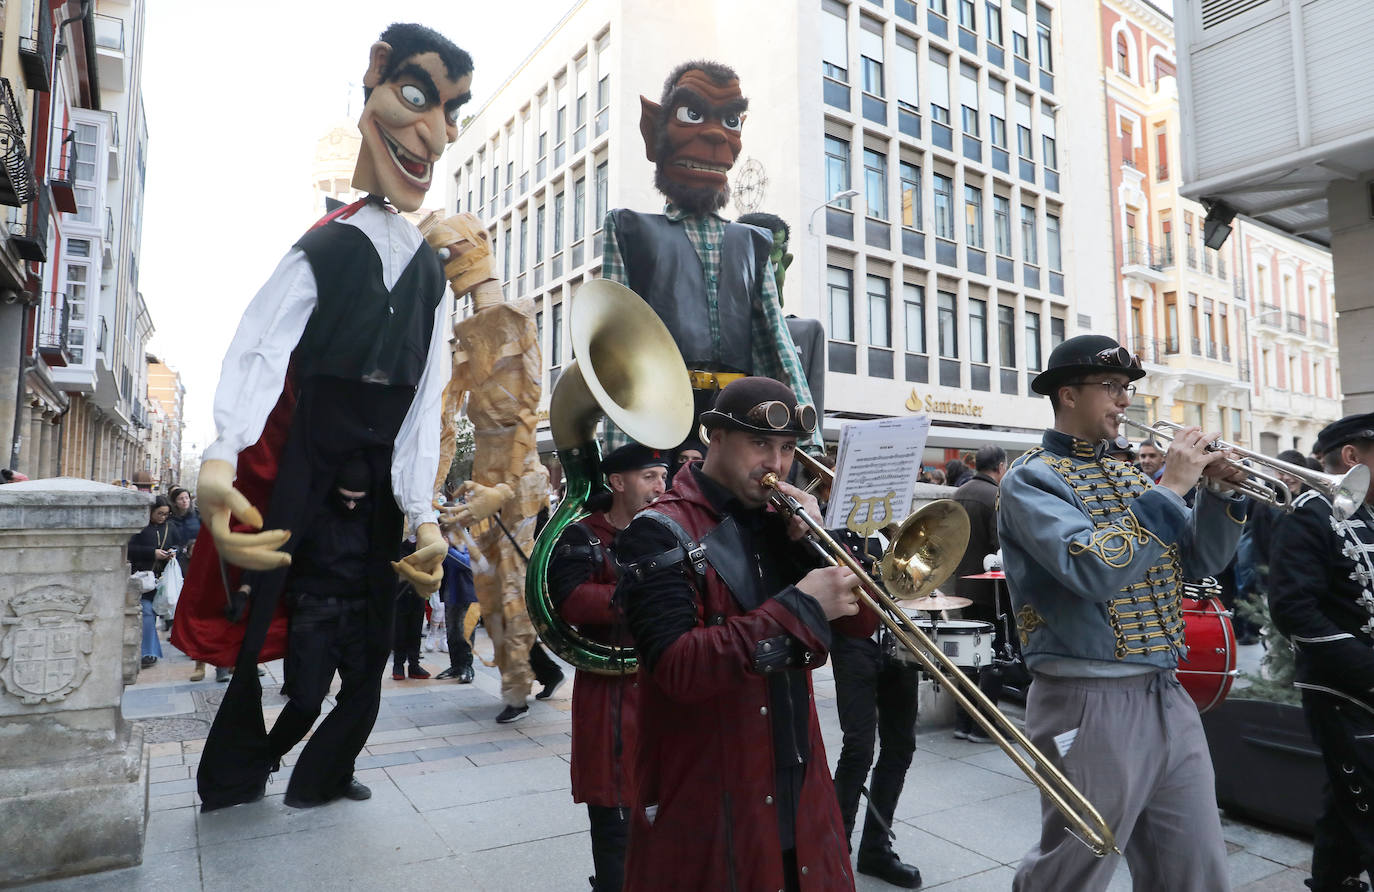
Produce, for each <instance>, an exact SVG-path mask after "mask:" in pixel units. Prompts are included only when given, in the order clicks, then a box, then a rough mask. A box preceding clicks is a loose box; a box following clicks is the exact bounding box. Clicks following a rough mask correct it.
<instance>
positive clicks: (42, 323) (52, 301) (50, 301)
mask: <svg viewBox="0 0 1374 892" xmlns="http://www.w3.org/2000/svg"><path fill="white" fill-rule="evenodd" d="M69 329H70V320H69V319H68V318H67V295H66V294H64V293H63V292H61V291H44V292H43V295H42V297H41V299H40V300H39V302H38V352H39V353H40V354H41V355H42V357H43V359H44V360H45V361H46V362H47V363H48V365H50V366H64V365H66V364H67V361H68V360H69V359H71V354H70V353H69V352H68V351H67V336H68V334H69Z"/></svg>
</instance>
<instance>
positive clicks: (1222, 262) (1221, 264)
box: [1217, 254, 1226, 279]
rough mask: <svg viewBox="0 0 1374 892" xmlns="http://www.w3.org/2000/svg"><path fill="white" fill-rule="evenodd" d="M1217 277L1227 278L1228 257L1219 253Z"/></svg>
mask: <svg viewBox="0 0 1374 892" xmlns="http://www.w3.org/2000/svg"><path fill="white" fill-rule="evenodd" d="M1217 277H1218V278H1220V279H1225V278H1226V258H1225V257H1223V256H1222V255H1220V254H1218V255H1217Z"/></svg>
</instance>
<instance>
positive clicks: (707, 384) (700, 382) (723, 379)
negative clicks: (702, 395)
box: [687, 369, 744, 390]
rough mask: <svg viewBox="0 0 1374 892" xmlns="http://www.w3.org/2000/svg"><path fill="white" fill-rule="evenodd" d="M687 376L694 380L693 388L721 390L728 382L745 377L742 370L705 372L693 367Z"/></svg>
mask: <svg viewBox="0 0 1374 892" xmlns="http://www.w3.org/2000/svg"><path fill="white" fill-rule="evenodd" d="M687 377H688V378H690V379H691V381H692V389H693V390H720V389H722V388H724V387H725V386H726V385H727V384H730V383H731V382H734V381H738V380H739V379H740V378H743V377H744V375H743V374H741V373H740V372H703V371H700V370H698V369H691V370H690V371H688V372H687Z"/></svg>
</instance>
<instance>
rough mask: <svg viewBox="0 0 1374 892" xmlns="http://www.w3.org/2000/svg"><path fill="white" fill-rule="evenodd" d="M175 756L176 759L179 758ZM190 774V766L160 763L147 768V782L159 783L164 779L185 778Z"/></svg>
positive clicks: (175, 779)
mask: <svg viewBox="0 0 1374 892" xmlns="http://www.w3.org/2000/svg"><path fill="white" fill-rule="evenodd" d="M180 758H181V757H180V756H177V759H180ZM190 776H191V768H190V766H188V765H162V766H159V767H157V768H150V769H149V770H148V783H150V784H160V783H163V782H165V781H177V780H185V779H186V778H188V777H190Z"/></svg>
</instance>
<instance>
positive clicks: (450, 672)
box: [434, 666, 458, 681]
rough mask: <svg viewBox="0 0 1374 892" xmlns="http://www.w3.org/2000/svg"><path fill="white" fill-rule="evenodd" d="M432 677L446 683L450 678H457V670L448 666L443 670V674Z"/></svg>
mask: <svg viewBox="0 0 1374 892" xmlns="http://www.w3.org/2000/svg"><path fill="white" fill-rule="evenodd" d="M434 677H435V678H437V679H438V680H439V681H447V680H448V679H450V678H457V677H458V670H457V669H455V668H454V667H453V666H450V667H448V668H447V669H445V670H444V671H443V672H440V673H439V674H438V675H436V676H434Z"/></svg>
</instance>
